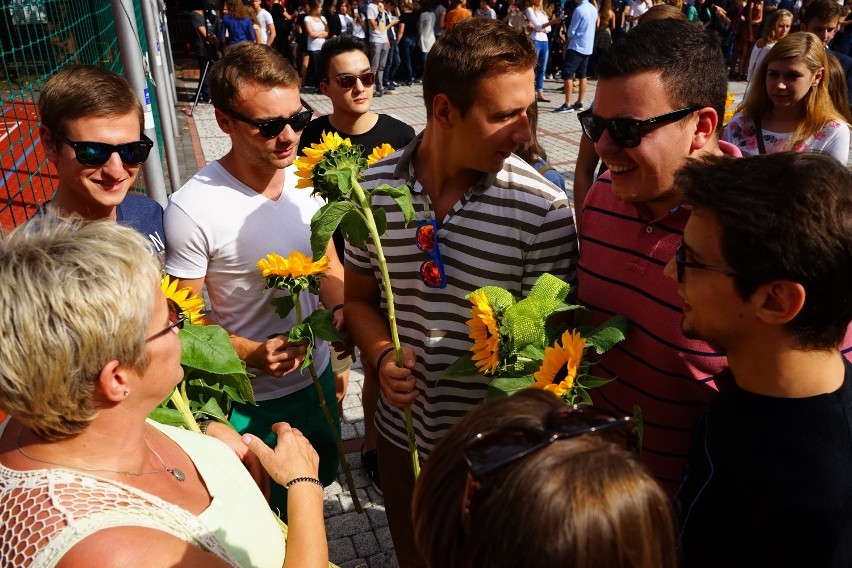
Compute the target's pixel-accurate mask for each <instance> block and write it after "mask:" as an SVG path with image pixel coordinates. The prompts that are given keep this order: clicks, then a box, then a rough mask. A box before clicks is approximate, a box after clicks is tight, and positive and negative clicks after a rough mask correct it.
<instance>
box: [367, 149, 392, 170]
mask: <svg viewBox="0 0 852 568" xmlns="http://www.w3.org/2000/svg"><path fill="white" fill-rule="evenodd" d="M394 152H396V150H394V149H393V146H391V145H390V144H382V145H381V146H376V147H375V148H373V153H372V154H370V155H369V156H367V165H368V166H372V165H373V164H375V163H376V162H378V161H379V160H381V159H382V158H385V157H387V156H390V155H391V154H393V153H394Z"/></svg>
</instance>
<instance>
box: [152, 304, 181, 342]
mask: <svg viewBox="0 0 852 568" xmlns="http://www.w3.org/2000/svg"><path fill="white" fill-rule="evenodd" d="M166 302H168V304H169V325H167V326H166V327H164V328H163V329H161V330H160V331H158V332H157V333H155V334H154V335H152V336H151V337H149V338H148V339H146V340H145V342H146V343H147V342H148V341H154V340H155V339H157V338H158V337H162V336H164V335H165V334H167V333H168V332H170V331H171V330H172V329H173V328H175V327H176V328H178V329H183V324H184V323H185V322H186V314H184V313H183V310H182V309H180V306H179V305H178V303H177V302H175V301H174V300H172V299H171V298H166Z"/></svg>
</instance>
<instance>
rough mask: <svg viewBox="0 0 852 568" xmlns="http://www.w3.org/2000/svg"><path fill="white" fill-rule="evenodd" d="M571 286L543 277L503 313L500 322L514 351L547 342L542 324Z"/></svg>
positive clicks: (552, 278) (562, 300) (563, 299)
mask: <svg viewBox="0 0 852 568" xmlns="http://www.w3.org/2000/svg"><path fill="white" fill-rule="evenodd" d="M569 289H570V286H569V285H568V284H567V283H566V282H563V281H562V280H560V279H559V278H557V277H555V276H553V275H552V274H548V273H545V274H542V275H541V276H540V277H539V279H538V280H537V281H536V283H535V285H534V286H533V288H532V290H530V293H529V295H528V296H527V297H526V298H524V299H523V300H521V301H520V302H517V303H515V304H513V305H511V306H509V307H508V308H507V309H506V312H505V314H504V317H503V319H502V321H501V324H502V326H505V327H506V329H507V330H508V332H509V335H510V336H511V337H512V343H513V350H514V351H515V352H518V351H520V350H521V349H523V348H524V347H526V346H527V345H543V344H544V343H545V342H546V341H547V336H546V334H545V329H544V324H545V320H547V317H548V316H549V315H550V314H551V313H553V311H554V310H555V309H556V308H557V307H558V306H559V305H560V304H562V303H563V302H564V301H565V296H567V295H568V290H569Z"/></svg>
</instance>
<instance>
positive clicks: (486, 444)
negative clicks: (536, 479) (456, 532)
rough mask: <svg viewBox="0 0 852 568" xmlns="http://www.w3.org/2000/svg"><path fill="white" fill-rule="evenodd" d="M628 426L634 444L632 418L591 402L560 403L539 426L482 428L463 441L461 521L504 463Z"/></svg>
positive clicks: (467, 517) (628, 440)
mask: <svg viewBox="0 0 852 568" xmlns="http://www.w3.org/2000/svg"><path fill="white" fill-rule="evenodd" d="M627 427H630V428H631V429H632V430H631V432H630V435H628V436H627V437H626V443H627V445H628V446H629V447H631V448H632V449H634V450H635V449H637V448H638V438H637V437H636V435H635V420H634V419H633V417H632V416H617V415H614V414H610V413H609V412H606V411H605V410H602V409H599V408H594V407H591V406H579V405H574V406H564V407H560V408H557V409H555V410H553V411H551V412H550V413H549V414H548V415H547V416H545V417H544V419H543V420H542V428H526V427H520V426H516V427H506V428H498V429H496V430H489V431H487V432H482V433H479V434H477V435H476V436H474V437H473V439H471V440H470V441H469V442H468V443H467V444H465V446H464V448H463V450H462V454H463V456H464V459H465V461H466V462H467V464H468V466H469V468H470V469H469V470H468V475H467V485H466V486H465V491H464V497H463V498H462V511H461V516H462V524H463V525H464V527H465V529H466V530H468V529H469V525H470V518H471V516H472V515H473V512H474V510H475V507H476V495H477V493H478V492H479V489H480V486H481V484H482V481H483V480H484V479H485V477H486V476H487V475H488V474H490V473H493V472H495V471H496V470H498V469H500V468H502V467H505V466H506V465H508V464H510V463H512V462H514V461H517V460H519V459H521V458H523V457H525V456H528V455H530V454H533V453H535V452H537V451H539V450H541V449H542V448H545V447H547V446H549V445H550V444H552V443H553V442H555V441H556V440H565V439H569V438H576V437H577V436H582V435H584V434H593V433H601V432H606V431H610V430H616V429H620V428H627Z"/></svg>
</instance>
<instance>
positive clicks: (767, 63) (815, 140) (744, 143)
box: [722, 32, 849, 165]
mask: <svg viewBox="0 0 852 568" xmlns="http://www.w3.org/2000/svg"><path fill="white" fill-rule="evenodd" d="M827 67H828V61H827V55H826V51H825V47H824V46H823V44H822V41H820V39H819V38H818V37H817V36H816V35H814V34H811V33H807V32H798V33H794V34H790V35H788V36H787V37H785V38H784V39H782V40H781V41H779V42H778V43H777V44H775V47H773V48H772V50H771V51H770V52H769V53H768V54H767V55H766V57H765V58H764V60H763V61H762V62H761V63H760V65H759V66H758V67H757V70H756V71H755V77H754V81H753V84H752V87H751V88H750V89H749V91H748V94H747V95H746V99H745V101H744V102H743V104H742V105H740V107H739V109H738V111H739V112H737V114H735V115H734V117H733V118H732V119H731V121H730V122H729V123H728V126H727V127H726V128H725V132H724V133H723V134H722V140H725V141H726V142H730V143H732V144H734V145H736V146H738V147H739V149H740V150H742V153H743V155H746V156H753V155H756V154H772V153H775V152H782V151H785V150H793V151H796V152H804V151H809V150H810V151H819V152H823V153H826V154H830V155H831V156H834V157H835V158H836V159H837V160H838V161H839V162H840V163H842V164H844V165H845V164H846V161H847V160H848V158H849V125H848V124H847V123H846V122H845V120H844V118H843V115H842V114H841V113H840V112H839V111H838V110H837V108H836V107H835V106H834V104H833V103H832V100H831V96H830V94H829V85H828V75H827V74H826V69H827Z"/></svg>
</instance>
